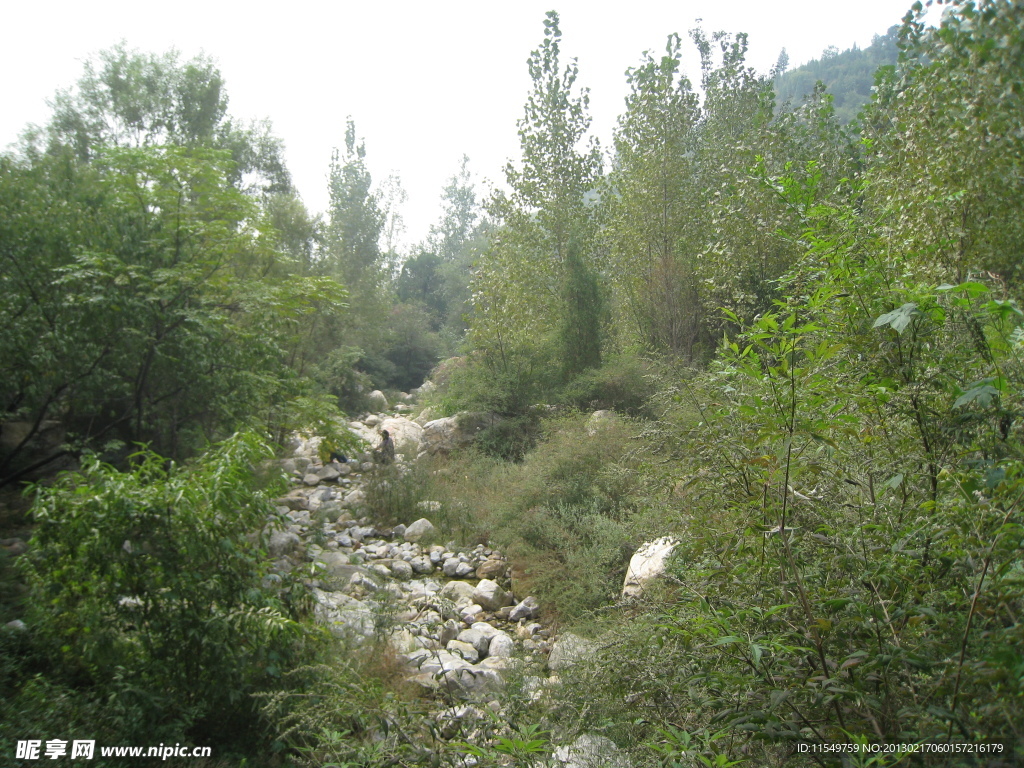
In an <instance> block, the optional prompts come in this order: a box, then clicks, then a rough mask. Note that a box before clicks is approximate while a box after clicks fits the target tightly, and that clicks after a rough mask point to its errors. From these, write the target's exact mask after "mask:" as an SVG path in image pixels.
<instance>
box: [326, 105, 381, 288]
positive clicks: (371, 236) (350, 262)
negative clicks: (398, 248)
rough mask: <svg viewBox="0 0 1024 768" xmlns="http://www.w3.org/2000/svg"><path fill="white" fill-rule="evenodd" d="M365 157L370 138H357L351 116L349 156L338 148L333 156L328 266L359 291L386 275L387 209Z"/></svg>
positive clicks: (377, 283) (375, 284)
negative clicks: (383, 246)
mask: <svg viewBox="0 0 1024 768" xmlns="http://www.w3.org/2000/svg"><path fill="white" fill-rule="evenodd" d="M365 158H366V146H365V143H364V142H363V141H362V140H359V141H358V142H357V140H356V127H355V123H353V122H352V120H351V119H349V120H348V122H347V123H346V126H345V153H344V156H342V155H341V153H340V152H339V151H338V150H335V151H334V155H333V157H332V158H331V168H330V176H329V182H328V184H329V192H330V203H329V207H328V223H327V228H326V233H325V240H326V243H325V245H326V252H325V264H324V267H325V269H326V270H327V271H328V272H329V273H331V274H335V275H337V276H338V277H339V278H341V280H342V282H344V283H345V285H347V286H348V287H349V288H350V289H351V290H352V291H353V292H354V293H355V292H360V293H366V294H370V293H373V292H375V291H376V290H377V289H378V288H379V286H380V285H381V282H382V280H383V278H384V274H383V266H384V264H383V254H382V253H381V250H380V240H381V234H382V232H383V230H384V213H383V212H382V211H381V209H380V204H379V201H378V200H377V196H376V195H375V194H374V193H373V179H372V177H371V176H370V172H369V170H367V168H366V162H365Z"/></svg>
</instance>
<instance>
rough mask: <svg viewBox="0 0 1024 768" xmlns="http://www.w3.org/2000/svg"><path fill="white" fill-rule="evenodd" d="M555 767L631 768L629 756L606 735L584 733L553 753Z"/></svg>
mask: <svg viewBox="0 0 1024 768" xmlns="http://www.w3.org/2000/svg"><path fill="white" fill-rule="evenodd" d="M551 757H552V758H553V759H554V761H555V762H554V765H555V768H629V766H630V765H631V763H630V761H629V757H628V756H627V755H626V753H625V752H623V751H622V750H621V749H619V748H618V747H617V746H615V742H614V741H612V740H611V739H609V738H607V737H606V736H596V735H594V734H592V733H584V734H583V735H582V736H580V737H579V738H578V739H576V741H574V742H573V743H572V745H571V746H567V747H558V748H557V749H555V751H554V752H553V753H552V754H551Z"/></svg>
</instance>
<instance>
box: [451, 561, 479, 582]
mask: <svg viewBox="0 0 1024 768" xmlns="http://www.w3.org/2000/svg"><path fill="white" fill-rule="evenodd" d="M474 573H476V568H474V567H473V566H472V565H470V564H469V563H463V562H461V561H460V562H459V564H458V565H456V566H455V574H454V576H455V578H456V579H468V578H469V577H470V576H472V575H473V574H474Z"/></svg>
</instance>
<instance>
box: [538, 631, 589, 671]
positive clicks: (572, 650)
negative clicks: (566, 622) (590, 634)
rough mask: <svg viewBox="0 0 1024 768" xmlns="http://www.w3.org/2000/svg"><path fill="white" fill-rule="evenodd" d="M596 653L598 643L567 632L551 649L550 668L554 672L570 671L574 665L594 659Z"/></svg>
mask: <svg viewBox="0 0 1024 768" xmlns="http://www.w3.org/2000/svg"><path fill="white" fill-rule="evenodd" d="M596 651H597V644H596V643H594V642H592V641H590V640H585V639H584V638H582V637H580V636H579V635H574V634H572V633H571V632H566V633H565V634H564V635H562V636H561V637H559V638H558V640H557V642H555V644H554V646H553V647H552V648H551V655H550V656H549V657H548V667H549V668H550V669H551V670H552V671H553V672H558V671H560V670H563V669H568V668H569V667H571V666H573V665H574V664H578V663H579V662H581V661H583V660H585V659H587V658H590V657H592V656H593V655H594V654H595V652H596Z"/></svg>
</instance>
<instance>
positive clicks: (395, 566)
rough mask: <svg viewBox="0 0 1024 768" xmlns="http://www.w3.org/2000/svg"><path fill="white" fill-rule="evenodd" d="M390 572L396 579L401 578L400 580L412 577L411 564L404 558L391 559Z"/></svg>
mask: <svg viewBox="0 0 1024 768" xmlns="http://www.w3.org/2000/svg"><path fill="white" fill-rule="evenodd" d="M391 572H392V573H393V574H394V575H395V578H396V579H401V580H402V581H408V580H409V579H411V578H412V566H411V565H409V563H407V562H405V560H392V561H391Z"/></svg>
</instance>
